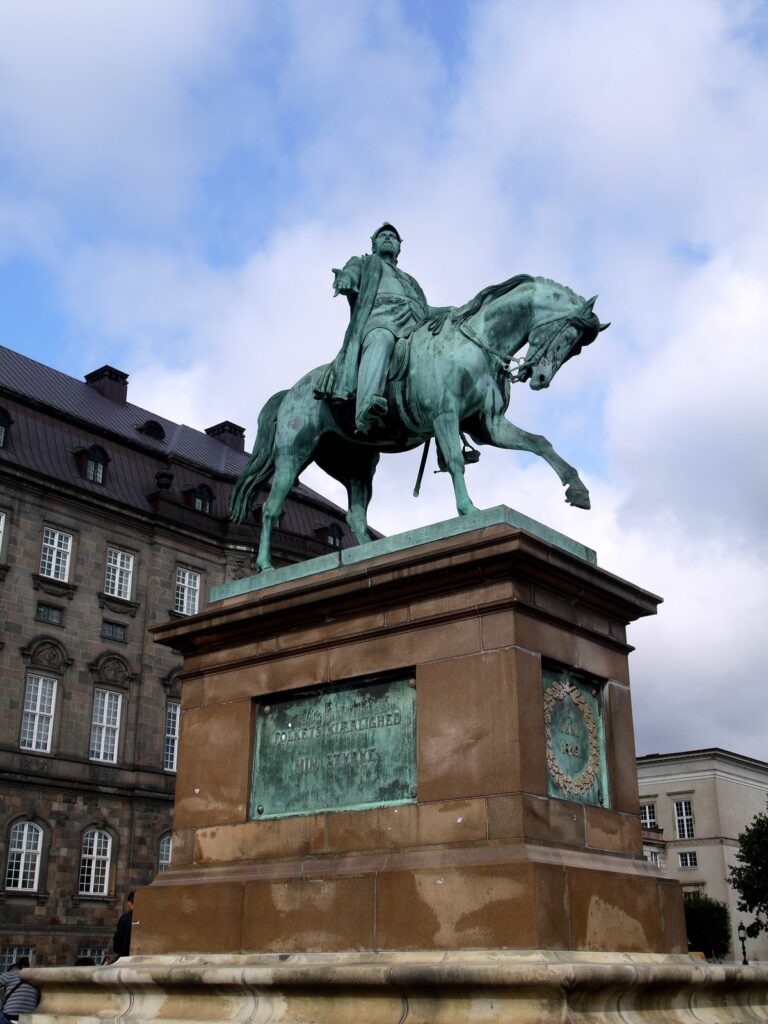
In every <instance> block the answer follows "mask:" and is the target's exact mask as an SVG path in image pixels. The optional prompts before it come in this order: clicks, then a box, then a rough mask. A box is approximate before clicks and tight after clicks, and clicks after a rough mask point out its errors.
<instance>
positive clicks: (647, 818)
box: [640, 800, 659, 829]
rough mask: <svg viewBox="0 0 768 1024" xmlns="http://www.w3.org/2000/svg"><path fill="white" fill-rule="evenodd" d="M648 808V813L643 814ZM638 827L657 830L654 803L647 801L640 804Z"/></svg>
mask: <svg viewBox="0 0 768 1024" xmlns="http://www.w3.org/2000/svg"><path fill="white" fill-rule="evenodd" d="M649 808H650V813H649V814H646V813H645V812H646V811H647V810H648V809H649ZM640 827H641V828H644V829H655V828H658V827H659V825H658V819H657V818H656V803H655V801H653V800H648V801H646V802H645V803H641V804H640Z"/></svg>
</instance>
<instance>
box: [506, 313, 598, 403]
mask: <svg viewBox="0 0 768 1024" xmlns="http://www.w3.org/2000/svg"><path fill="white" fill-rule="evenodd" d="M596 298H597V296H596V295H594V296H593V297H592V298H591V299H587V300H586V301H584V299H582V298H581V297H574V300H573V303H572V305H571V308H570V309H566V310H561V311H558V312H554V311H552V310H548V311H547V312H546V313H545V314H544V315H543V316H542V317H541V318H538V322H536V323H534V325H533V327H531V329H530V330H529V332H528V351H527V353H526V356H525V359H524V360H523V362H522V364H521V366H520V367H519V369H518V371H517V377H516V379H517V380H520V381H526V380H527V381H528V382H529V385H530V387H531V388H532V390H534V391H541V389H542V388H548V387H549V385H550V384H551V383H552V378H553V377H554V376H555V374H556V373H557V371H558V370H559V369H560V367H561V366H562V365H563V363H566V362H568V360H569V359H571V358H572V357H573V356H577V355H578V354H579V352H581V350H582V348H584V346H585V345H590V344H591V343H592V342H593V341H594V340H595V338H596V337H597V335H598V334H599V332H600V331H604V330H605V329H606V327H609V326H610V324H601V323H600V319H599V318H598V316H597V315H596V314H595V313H594V312H593V311H592V307H593V306H594V304H595V299H596Z"/></svg>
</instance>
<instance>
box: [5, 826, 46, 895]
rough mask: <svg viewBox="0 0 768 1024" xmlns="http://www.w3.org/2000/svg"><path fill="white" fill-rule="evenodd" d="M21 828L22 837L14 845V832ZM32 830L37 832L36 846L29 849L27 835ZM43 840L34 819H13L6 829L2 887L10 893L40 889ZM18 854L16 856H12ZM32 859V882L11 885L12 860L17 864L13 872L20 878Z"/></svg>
mask: <svg viewBox="0 0 768 1024" xmlns="http://www.w3.org/2000/svg"><path fill="white" fill-rule="evenodd" d="M18 829H21V830H22V831H23V839H22V842H21V844H17V845H15V846H14V833H15V832H16V831H17V830H18ZM32 830H34V831H35V832H36V833H37V846H36V848H35V849H31V848H30V847H29V846H28V844H27V836H28V835H29V833H30V832H31V831H32ZM44 841H45V833H44V831H43V829H42V827H41V826H40V825H38V824H37V822H35V821H30V820H29V818H22V819H20V820H17V821H14V822H13V823H12V824H11V827H10V828H9V830H8V852H7V856H6V861H5V875H4V888H5V890H6V892H12V893H35V892H38V891H39V889H40V875H41V871H42V865H43V845H44ZM14 855H18V856H14ZM30 859H32V860H33V865H34V866H33V872H34V873H33V882H32V884H31V885H13V884H11V883H10V882H9V876H10V874H11V870H12V868H13V867H14V862H16V864H17V865H18V867H17V870H16V871H15V873H16V874H17V876H18V878H19V879H20V880H21V879H23V878H24V875H25V874H26V873H27V861H28V860H30Z"/></svg>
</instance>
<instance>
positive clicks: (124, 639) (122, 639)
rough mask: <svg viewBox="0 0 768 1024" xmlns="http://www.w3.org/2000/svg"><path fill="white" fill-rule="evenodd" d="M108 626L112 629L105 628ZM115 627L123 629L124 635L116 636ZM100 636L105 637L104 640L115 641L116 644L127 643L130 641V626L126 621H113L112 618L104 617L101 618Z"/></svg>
mask: <svg viewBox="0 0 768 1024" xmlns="http://www.w3.org/2000/svg"><path fill="white" fill-rule="evenodd" d="M107 626H108V627H111V629H106V630H105V627H107ZM115 629H122V631H123V635H122V636H115V633H114V631H115ZM99 636H101V637H103V638H104V640H111V641H112V643H115V644H127V643H128V627H127V626H126V625H125V623H124V622H113V621H112V619H102V620H101V631H100V633H99Z"/></svg>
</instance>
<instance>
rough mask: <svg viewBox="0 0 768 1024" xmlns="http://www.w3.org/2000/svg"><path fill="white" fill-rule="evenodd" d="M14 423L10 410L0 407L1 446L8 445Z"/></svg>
mask: <svg viewBox="0 0 768 1024" xmlns="http://www.w3.org/2000/svg"><path fill="white" fill-rule="evenodd" d="M12 424H13V420H12V419H11V415H10V413H9V412H8V410H7V409H2V408H0V448H6V447H7V445H8V438H9V437H10V428H11V425H12Z"/></svg>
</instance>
